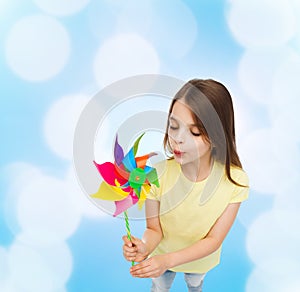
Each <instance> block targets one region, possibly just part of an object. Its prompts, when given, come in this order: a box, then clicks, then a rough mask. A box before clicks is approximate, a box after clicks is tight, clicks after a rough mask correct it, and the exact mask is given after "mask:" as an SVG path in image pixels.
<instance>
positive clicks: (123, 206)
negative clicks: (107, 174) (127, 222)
mask: <svg viewBox="0 0 300 292" xmlns="http://www.w3.org/2000/svg"><path fill="white" fill-rule="evenodd" d="M115 204H116V211H115V213H114V215H113V216H114V217H116V216H118V215H119V214H121V213H123V212H124V211H126V210H127V209H129V208H130V207H131V206H132V205H133V201H132V197H131V196H130V195H129V196H127V197H126V198H125V199H124V200H122V201H116V202H115Z"/></svg>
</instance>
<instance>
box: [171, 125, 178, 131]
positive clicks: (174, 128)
mask: <svg viewBox="0 0 300 292" xmlns="http://www.w3.org/2000/svg"><path fill="white" fill-rule="evenodd" d="M169 128H170V129H171V130H177V129H178V126H174V125H169Z"/></svg>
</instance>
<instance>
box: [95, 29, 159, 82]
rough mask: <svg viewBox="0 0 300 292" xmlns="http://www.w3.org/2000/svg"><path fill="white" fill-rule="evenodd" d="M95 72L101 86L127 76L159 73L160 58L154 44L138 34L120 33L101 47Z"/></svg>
mask: <svg viewBox="0 0 300 292" xmlns="http://www.w3.org/2000/svg"><path fill="white" fill-rule="evenodd" d="M94 73H95V77H96V80H97V82H98V84H99V85H100V86H101V87H104V86H106V85H109V84H111V83H113V82H114V81H118V80H120V79H123V78H125V77H129V76H133V75H139V74H146V73H153V74H156V73H159V58H158V56H157V53H156V51H155V49H154V48H153V47H152V45H151V44H150V43H149V42H148V41H146V40H145V39H143V38H142V37H140V36H138V35H136V34H120V35H117V36H114V37H112V38H110V39H108V40H107V41H106V42H104V43H103V44H102V46H101V47H100V48H99V50H98V52H97V54H96V58H95V62H94Z"/></svg>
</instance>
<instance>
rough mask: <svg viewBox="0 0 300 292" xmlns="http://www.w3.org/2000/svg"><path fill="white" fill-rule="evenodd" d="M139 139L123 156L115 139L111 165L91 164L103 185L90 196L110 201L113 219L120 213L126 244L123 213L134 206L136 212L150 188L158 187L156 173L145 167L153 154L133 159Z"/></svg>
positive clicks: (128, 230) (152, 169)
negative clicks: (113, 204)
mask: <svg viewBox="0 0 300 292" xmlns="http://www.w3.org/2000/svg"><path fill="white" fill-rule="evenodd" d="M143 135H144V133H143V134H142V135H140V136H139V137H138V138H137V139H136V141H135V142H134V145H133V147H132V148H131V149H130V150H129V152H128V153H127V154H126V155H125V156H124V151H123V149H122V147H121V146H120V145H119V143H118V137H116V141H115V147H114V158H115V161H114V163H111V162H105V163H103V164H98V163H96V162H95V161H94V163H95V165H96V167H97V169H98V171H99V172H100V174H101V176H102V178H103V180H104V181H103V182H102V183H101V185H100V188H99V190H98V192H97V193H95V194H93V195H91V196H92V197H93V198H97V199H102V200H109V201H114V202H115V205H116V210H115V213H114V214H113V216H117V215H119V214H120V213H122V212H124V216H125V221H126V230H127V237H128V238H129V240H131V234H130V228H129V222H128V215H127V209H128V208H130V207H131V206H133V205H135V204H136V203H138V206H139V208H142V206H143V204H144V202H145V200H146V195H147V193H148V192H149V190H150V186H151V184H154V185H156V186H157V187H159V181H158V177H157V172H156V169H155V168H153V167H150V166H147V165H146V163H147V160H148V159H149V158H150V157H151V156H153V155H156V153H149V154H147V155H144V156H140V157H136V153H137V150H138V146H139V143H140V140H141V138H142V137H143Z"/></svg>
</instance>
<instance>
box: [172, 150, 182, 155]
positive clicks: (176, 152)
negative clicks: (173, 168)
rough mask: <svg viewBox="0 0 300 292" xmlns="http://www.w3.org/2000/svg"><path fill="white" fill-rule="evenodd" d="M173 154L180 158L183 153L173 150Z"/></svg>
mask: <svg viewBox="0 0 300 292" xmlns="http://www.w3.org/2000/svg"><path fill="white" fill-rule="evenodd" d="M173 153H174V155H175V156H177V157H181V156H182V155H183V153H184V152H181V151H179V150H174V151H173Z"/></svg>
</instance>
